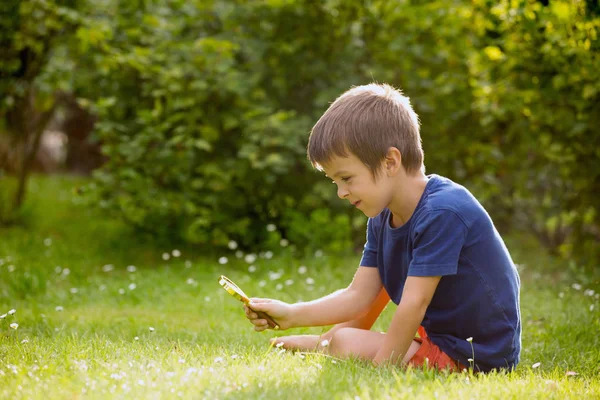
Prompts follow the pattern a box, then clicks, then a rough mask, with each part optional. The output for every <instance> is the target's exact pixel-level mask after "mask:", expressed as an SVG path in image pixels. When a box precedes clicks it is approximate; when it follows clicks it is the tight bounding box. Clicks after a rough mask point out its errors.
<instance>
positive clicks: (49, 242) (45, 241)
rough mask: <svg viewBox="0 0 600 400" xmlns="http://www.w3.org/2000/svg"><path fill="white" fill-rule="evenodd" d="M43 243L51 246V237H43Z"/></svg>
mask: <svg viewBox="0 0 600 400" xmlns="http://www.w3.org/2000/svg"><path fill="white" fill-rule="evenodd" d="M44 244H45V245H46V246H48V247H49V246H52V239H51V238H46V239H44Z"/></svg>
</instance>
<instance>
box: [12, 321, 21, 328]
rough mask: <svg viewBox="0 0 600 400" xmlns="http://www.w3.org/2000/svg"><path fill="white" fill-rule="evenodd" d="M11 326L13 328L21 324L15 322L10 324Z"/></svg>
mask: <svg viewBox="0 0 600 400" xmlns="http://www.w3.org/2000/svg"><path fill="white" fill-rule="evenodd" d="M10 327H11V328H13V329H17V328H18V327H19V324H17V323H16V322H13V323H12V324H10Z"/></svg>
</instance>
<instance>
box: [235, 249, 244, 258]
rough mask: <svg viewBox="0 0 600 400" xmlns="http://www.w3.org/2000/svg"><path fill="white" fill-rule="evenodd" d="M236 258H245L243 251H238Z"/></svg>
mask: <svg viewBox="0 0 600 400" xmlns="http://www.w3.org/2000/svg"><path fill="white" fill-rule="evenodd" d="M235 257H236V258H242V257H244V252H243V251H241V250H238V251H236V252H235Z"/></svg>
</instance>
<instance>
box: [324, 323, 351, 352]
mask: <svg viewBox="0 0 600 400" xmlns="http://www.w3.org/2000/svg"><path fill="white" fill-rule="evenodd" d="M355 331H356V329H354V328H342V329H339V330H337V331H335V332H334V333H333V336H332V337H331V340H330V341H329V346H328V349H327V350H328V351H329V353H331V354H334V355H336V356H338V357H345V356H348V355H351V354H352V353H353V352H352V348H353V347H354V346H353V344H354V342H355V339H356V333H355Z"/></svg>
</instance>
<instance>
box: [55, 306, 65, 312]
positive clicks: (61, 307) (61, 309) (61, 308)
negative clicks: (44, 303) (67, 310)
mask: <svg viewBox="0 0 600 400" xmlns="http://www.w3.org/2000/svg"><path fill="white" fill-rule="evenodd" d="M55 310H56V311H58V312H60V311H63V310H64V308H63V306H56V308H55Z"/></svg>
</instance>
